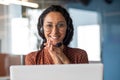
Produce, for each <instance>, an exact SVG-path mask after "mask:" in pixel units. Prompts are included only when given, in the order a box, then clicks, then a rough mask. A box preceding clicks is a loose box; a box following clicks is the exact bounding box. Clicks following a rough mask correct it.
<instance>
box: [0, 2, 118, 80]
mask: <svg viewBox="0 0 120 80" xmlns="http://www.w3.org/2000/svg"><path fill="white" fill-rule="evenodd" d="M53 4H58V5H61V6H63V7H65V8H66V9H67V10H68V12H69V13H70V16H71V18H72V19H73V25H74V37H73V40H72V42H71V43H70V45H69V46H70V47H77V48H81V49H84V50H86V51H87V53H88V58H89V61H90V63H98V62H100V63H103V64H104V80H120V70H119V68H120V0H0V80H9V67H10V66H11V65H24V58H25V55H26V54H28V53H29V52H31V51H36V50H38V49H39V46H40V44H41V42H42V40H41V38H40V37H39V36H38V33H37V21H38V17H39V16H40V14H41V13H42V11H43V10H44V9H45V8H47V7H48V6H50V5H53Z"/></svg>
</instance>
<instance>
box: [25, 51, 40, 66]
mask: <svg viewBox="0 0 120 80" xmlns="http://www.w3.org/2000/svg"><path fill="white" fill-rule="evenodd" d="M37 53H38V51H34V52H30V53H28V54H27V55H26V56H25V64H26V65H31V64H35V61H36V55H37Z"/></svg>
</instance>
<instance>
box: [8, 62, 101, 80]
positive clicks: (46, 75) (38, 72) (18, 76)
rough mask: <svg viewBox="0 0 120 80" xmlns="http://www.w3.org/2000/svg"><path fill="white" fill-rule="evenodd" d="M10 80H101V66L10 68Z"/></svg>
mask: <svg viewBox="0 0 120 80" xmlns="http://www.w3.org/2000/svg"><path fill="white" fill-rule="evenodd" d="M10 80H103V64H101V63H99V64H64V65H18V66H11V67H10Z"/></svg>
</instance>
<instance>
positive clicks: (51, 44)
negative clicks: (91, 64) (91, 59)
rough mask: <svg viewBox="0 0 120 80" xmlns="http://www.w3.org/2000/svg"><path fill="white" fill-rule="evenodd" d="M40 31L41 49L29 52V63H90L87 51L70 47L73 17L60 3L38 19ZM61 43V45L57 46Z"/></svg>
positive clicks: (48, 9) (26, 60)
mask: <svg viewBox="0 0 120 80" xmlns="http://www.w3.org/2000/svg"><path fill="white" fill-rule="evenodd" d="M37 27H38V33H39V36H40V37H41V38H42V39H43V42H42V45H41V50H38V51H35V52H31V53H29V54H28V55H27V56H26V58H25V63H26V64H27V65H34V64H79V63H88V57H87V53H86V51H84V50H82V49H78V48H70V47H68V45H69V43H70V42H71V40H72V37H73V32H74V29H73V24H72V19H71V17H70V15H69V13H68V12H67V10H66V9H65V8H63V7H61V6H59V5H52V6H50V7H48V8H47V9H46V10H45V11H43V13H42V14H41V15H40V17H39V20H38V26H37ZM58 44H59V47H58V46H56V45H58Z"/></svg>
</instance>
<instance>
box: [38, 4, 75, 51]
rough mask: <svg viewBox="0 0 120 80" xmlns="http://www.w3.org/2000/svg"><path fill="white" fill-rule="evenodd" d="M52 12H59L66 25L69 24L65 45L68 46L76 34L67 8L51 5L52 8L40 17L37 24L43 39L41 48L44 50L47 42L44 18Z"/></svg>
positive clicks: (64, 40)
mask: <svg viewBox="0 0 120 80" xmlns="http://www.w3.org/2000/svg"><path fill="white" fill-rule="evenodd" d="M50 12H59V13H61V14H62V15H63V17H64V18H65V20H66V23H67V30H66V35H65V38H64V39H63V44H64V45H66V46H68V45H69V43H70V42H71V40H72V37H73V33H74V32H73V31H74V28H73V22H72V19H71V17H70V15H69V13H68V12H67V10H66V9H65V8H63V7H61V6H60V5H51V6H50V7H48V8H47V9H45V10H44V11H43V13H42V14H41V15H40V17H39V19H38V24H37V29H38V34H39V36H40V37H41V38H42V39H43V42H42V45H41V46H40V48H41V49H42V48H44V43H45V42H46V41H47V40H46V38H45V35H44V30H43V23H44V18H45V17H46V15H47V14H48V13H50Z"/></svg>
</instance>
